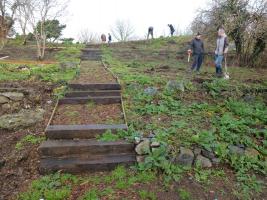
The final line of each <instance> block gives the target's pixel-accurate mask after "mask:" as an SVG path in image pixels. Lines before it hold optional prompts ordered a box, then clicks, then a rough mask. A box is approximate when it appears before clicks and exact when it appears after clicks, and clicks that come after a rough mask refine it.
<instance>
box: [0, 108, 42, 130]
mask: <svg viewBox="0 0 267 200" xmlns="http://www.w3.org/2000/svg"><path fill="white" fill-rule="evenodd" d="M44 113H45V111H44V110H43V109H37V110H21V111H20V112H19V113H16V114H8V115H3V116H1V117H0V129H7V130H17V129H20V128H26V127H29V126H32V125H34V124H36V123H38V122H41V121H42V120H43V118H44Z"/></svg>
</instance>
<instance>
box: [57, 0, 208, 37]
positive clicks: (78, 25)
mask: <svg viewBox="0 0 267 200" xmlns="http://www.w3.org/2000/svg"><path fill="white" fill-rule="evenodd" d="M208 2H210V0H134V1H129V0H71V2H70V5H69V8H68V14H67V16H66V17H64V18H63V19H61V21H62V23H65V24H67V28H66V30H64V37H73V38H76V39H77V37H78V34H79V32H80V31H81V30H82V29H88V30H90V31H92V32H95V33H98V34H101V33H105V34H107V33H109V32H110V29H111V27H112V25H114V23H115V22H116V20H118V19H120V20H129V21H130V22H131V24H132V25H133V26H134V27H135V33H136V36H138V37H144V35H145V34H146V33H147V29H148V27H149V26H154V32H155V35H156V36H161V35H163V34H164V33H165V34H168V33H169V29H168V27H167V24H169V23H171V24H173V25H174V26H175V28H177V26H178V27H179V29H180V30H183V31H184V30H185V29H186V28H187V27H189V25H190V23H191V22H192V20H193V19H194V17H195V15H196V10H197V9H199V8H201V7H205V6H206V5H207V3H208Z"/></svg>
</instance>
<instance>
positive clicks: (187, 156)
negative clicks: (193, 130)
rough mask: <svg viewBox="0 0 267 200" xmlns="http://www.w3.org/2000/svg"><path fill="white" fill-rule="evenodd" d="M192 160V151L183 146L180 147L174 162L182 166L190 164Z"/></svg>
mask: <svg viewBox="0 0 267 200" xmlns="http://www.w3.org/2000/svg"><path fill="white" fill-rule="evenodd" d="M193 161H194V153H193V152H192V150H191V149H187V148H184V147H181V148H180V153H179V155H178V157H177V158H176V160H175V162H176V163H177V164H180V165H184V166H192V164H193Z"/></svg>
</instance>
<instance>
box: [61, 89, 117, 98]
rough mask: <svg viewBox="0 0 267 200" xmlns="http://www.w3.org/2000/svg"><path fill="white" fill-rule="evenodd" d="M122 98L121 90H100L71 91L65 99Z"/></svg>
mask: <svg viewBox="0 0 267 200" xmlns="http://www.w3.org/2000/svg"><path fill="white" fill-rule="evenodd" d="M103 96H121V91H120V90H98V91H69V92H67V93H66V94H65V97H103Z"/></svg>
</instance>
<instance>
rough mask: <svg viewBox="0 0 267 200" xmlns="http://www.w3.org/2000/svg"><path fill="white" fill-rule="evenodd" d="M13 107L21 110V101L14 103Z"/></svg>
mask: <svg viewBox="0 0 267 200" xmlns="http://www.w3.org/2000/svg"><path fill="white" fill-rule="evenodd" d="M11 108H12V110H20V109H21V105H20V102H15V103H12V104H11Z"/></svg>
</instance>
